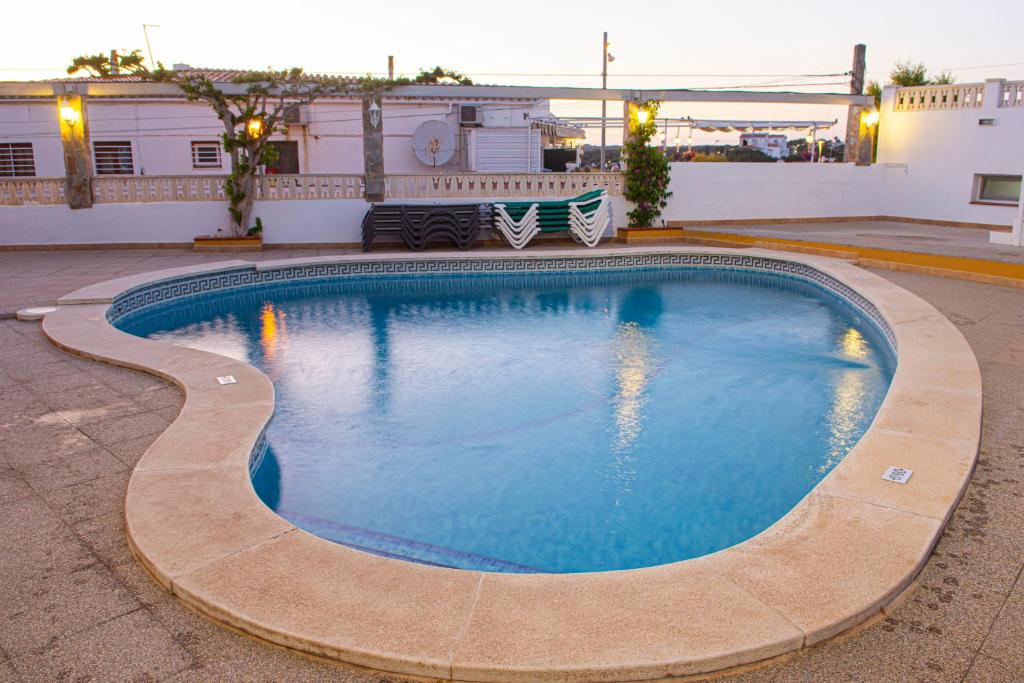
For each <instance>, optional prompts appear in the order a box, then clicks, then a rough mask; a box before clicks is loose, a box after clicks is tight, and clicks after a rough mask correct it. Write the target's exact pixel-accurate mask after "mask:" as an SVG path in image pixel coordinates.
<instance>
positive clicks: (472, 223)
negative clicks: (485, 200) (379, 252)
mask: <svg viewBox="0 0 1024 683" xmlns="http://www.w3.org/2000/svg"><path fill="white" fill-rule="evenodd" d="M484 214H486V215H484ZM489 216H490V207H489V206H488V205H486V204H374V205H373V206H371V207H370V210H369V211H368V212H367V213H366V216H365V217H364V218H363V251H370V248H371V245H372V244H373V240H374V238H375V237H376V236H377V234H378V233H397V234H398V235H399V236H400V237H401V238H402V241H403V242H405V244H406V246H408V247H409V248H410V249H412V250H413V251H423V250H424V249H426V247H427V242H429V241H430V240H432V239H444V238H447V239H449V240H451V241H452V242H453V243H454V244H455V246H456V247H458V248H459V249H469V248H470V247H472V246H473V243H474V242H476V240H477V237H479V235H480V226H481V225H482V224H484V223H487V221H488V217H489Z"/></svg>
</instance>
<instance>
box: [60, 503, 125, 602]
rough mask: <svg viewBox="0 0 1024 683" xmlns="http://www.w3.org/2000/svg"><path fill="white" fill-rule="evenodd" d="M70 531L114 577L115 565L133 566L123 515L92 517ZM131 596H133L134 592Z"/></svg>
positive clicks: (113, 514) (117, 513) (118, 513)
mask: <svg viewBox="0 0 1024 683" xmlns="http://www.w3.org/2000/svg"><path fill="white" fill-rule="evenodd" d="M71 530H72V531H73V532H74V533H75V535H76V536H78V538H79V539H80V540H81V542H82V543H84V544H85V545H86V547H88V548H89V550H91V551H92V552H93V553H95V555H96V557H98V558H99V559H100V561H102V562H103V563H104V564H105V565H107V567H108V568H109V569H110V570H111V572H112V573H113V574H114V575H115V576H118V574H117V572H116V571H114V567H116V566H117V565H121V564H129V563H131V564H135V558H134V557H133V556H132V553H131V551H130V550H129V549H128V542H127V537H126V536H125V530H124V513H122V512H113V513H110V514H106V515H101V516H98V517H92V518H91V519H88V520H86V521H84V522H79V523H77V524H75V525H73V526H72V527H71ZM132 595H135V592H134V591H132ZM136 597H137V596H136Z"/></svg>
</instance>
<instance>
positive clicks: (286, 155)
mask: <svg viewBox="0 0 1024 683" xmlns="http://www.w3.org/2000/svg"><path fill="white" fill-rule="evenodd" d="M268 144H269V145H270V147H272V148H273V150H274V152H275V153H276V154H277V161H275V162H274V163H272V164H267V173H298V172H299V143H298V142H296V141H295V140H280V141H278V140H274V141H273V142H270V143H268Z"/></svg>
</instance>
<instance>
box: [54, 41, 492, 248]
mask: <svg viewBox="0 0 1024 683" xmlns="http://www.w3.org/2000/svg"><path fill="white" fill-rule="evenodd" d="M111 59H115V60H117V63H116V64H115V63H111ZM67 71H68V73H69V74H75V73H77V72H79V71H86V72H87V73H89V74H90V75H92V76H94V77H98V78H115V77H117V76H119V75H126V74H130V75H132V76H135V77H139V78H142V79H145V80H150V81H154V82H163V83H173V84H175V85H177V86H178V87H179V88H180V89H181V91H182V92H183V93H184V94H185V97H186V98H188V100H189V101H192V102H196V101H202V102H205V103H206V104H207V105H209V106H210V108H211V109H213V113H214V114H215V115H216V116H217V118H218V119H219V120H220V121H221V123H222V124H223V126H224V132H223V133H222V134H221V143H222V144H223V146H224V151H225V152H226V153H227V154H228V155H229V156H230V158H231V171H230V173H229V174H228V176H227V178H226V180H225V182H224V192H225V195H226V196H227V200H228V213H229V214H230V215H231V222H232V227H233V232H234V233H235V234H236V235H247V234H248V235H258V234H260V233H261V232H262V230H263V223H262V221H261V220H260V219H259V218H257V219H256V220H255V222H253V221H252V220H251V218H252V208H253V202H254V201H255V199H256V175H257V173H258V171H259V167H260V166H264V165H270V164H273V163H274V162H275V161H276V160H277V154H276V150H275V149H274V147H273V146H272V145H271V144H270V138H271V136H272V135H274V134H275V133H281V132H285V131H286V129H287V126H288V121H290V120H294V118H295V116H296V115H297V114H298V112H299V109H300V108H301V107H303V106H305V105H308V104H310V103H312V102H314V101H315V100H317V99H319V98H320V97H323V96H325V95H363V94H367V93H370V94H372V93H375V92H380V91H382V90H387V89H390V88H392V87H394V86H396V85H410V84H443V83H457V84H460V85H471V84H472V81H471V80H470V79H469V78H467V77H466V76H464V75H462V74H460V73H459V72H457V71H453V70H451V69H445V68H442V67H440V66H437V67H434V68H433V69H430V70H423V71H421V72H420V73H419V75H417V76H416V77H415V78H412V79H410V78H407V77H400V78H395V79H382V78H374V77H373V76H370V75H367V76H365V77H363V78H344V77H336V76H321V75H314V74H307V73H305V72H304V71H303V70H302V69H299V68H295V69H285V70H281V71H274V70H268V71H245V72H241V73H239V74H237V75H235V76H234V77H233V78H232V79H231V80H230V82H228V83H223V82H215V81H213V80H211V78H210V76H209V73H208V72H207V71H204V70H183V71H173V70H168V69H165V68H164V66H163V64H160V63H158V64H157V68H156V69H154V70H152V71H150V70H149V69H147V68H146V67H145V65H144V63H143V60H142V53H141V52H140V51H138V50H135V51H133V52H126V51H123V50H122V51H121V52H120V53H118V52H117V51H113V52H112V53H111V57H109V58H108V57H107V56H106V54H103V53H100V54H96V55H82V56H80V57H76V58H74V60H72V62H71V65H70V66H69V67H68V69H67Z"/></svg>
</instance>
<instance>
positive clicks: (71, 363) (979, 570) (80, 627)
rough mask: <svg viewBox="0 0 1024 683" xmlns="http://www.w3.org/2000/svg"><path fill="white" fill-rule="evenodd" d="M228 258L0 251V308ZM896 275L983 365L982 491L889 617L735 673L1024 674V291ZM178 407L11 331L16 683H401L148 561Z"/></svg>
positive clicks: (805, 676)
mask: <svg viewBox="0 0 1024 683" xmlns="http://www.w3.org/2000/svg"><path fill="white" fill-rule="evenodd" d="M292 255H299V254H297V253H296V252H282V251H271V252H265V253H263V254H259V255H257V256H259V257H261V258H283V257H286V256H292ZM303 255H306V253H305V252H304V253H303ZM221 258H224V257H223V256H218V255H196V254H192V253H186V252H167V251H155V252H154V251H145V252H143V251H116V252H115V251H96V252H76V253H74V254H69V253H66V252H63V253H62V252H38V253H31V254H0V273H2V275H0V310H3V309H4V307H7V308H17V307H21V306H24V305H29V304H33V303H46V302H49V301H52V300H53V299H55V298H56V297H57V296H59V295H61V294H63V293H65V292H67V291H69V290H71V289H73V288H75V287H78V286H81V285H84V284H87V283H89V282H93V281H97V280H102V279H105V278H108V277H113V276H116V275H121V274H128V273H131V272H142V271H146V270H153V269H157V268H163V267H171V266H177V265H185V264H186V263H193V262H197V261H213V260H219V259H221ZM8 266H15V267H16V270H13V271H12V270H10V269H9V267H8ZM880 274H881V275H883V276H884V277H887V278H889V279H891V280H893V281H895V282H896V283H897V284H900V285H902V286H904V287H906V288H908V289H910V290H912V291H914V292H915V293H917V294H919V295H921V296H923V297H924V298H925V299H927V300H929V301H930V302H932V303H933V304H934V305H936V306H937V307H938V308H939V309H941V310H942V311H943V312H944V313H945V314H946V315H947V316H949V318H950V319H951V320H952V321H953V322H954V323H956V324H957V325H958V326H959V327H960V329H961V330H962V331H963V332H964V334H965V335H966V336H967V338H968V340H969V341H970V342H971V345H972V347H973V348H974V351H975V353H976V354H977V357H978V360H979V362H980V364H981V368H982V375H983V382H984V392H985V419H984V431H983V443H982V453H981V459H980V462H979V465H978V470H977V472H976V473H975V477H974V481H973V483H972V484H971V487H970V488H969V490H968V492H967V495H966V497H965V498H964V501H963V502H962V503H961V505H960V507H959V508H958V510H957V512H956V514H955V516H954V518H953V521H952V523H951V525H950V527H949V528H948V530H947V531H946V533H945V535H944V537H943V539H942V541H941V543H940V544H939V546H938V548H937V550H936V553H935V555H934V556H933V558H932V559H931V561H930V562H929V564H928V566H927V567H926V569H925V571H924V573H923V574H922V575H921V577H920V579H919V581H918V587H917V589H916V590H915V591H914V592H913V594H912V595H911V596H910V597H909V599H907V600H906V601H905V602H904V603H903V604H902V605H900V606H899V607H898V608H896V609H895V610H893V612H892V614H891V615H890V616H889V617H887V618H885V619H883V620H881V621H879V622H877V623H875V624H874V625H872V626H870V627H868V628H865V629H863V630H861V631H859V632H858V633H856V634H854V635H852V636H849V637H846V638H844V639H841V640H839V641H837V642H830V643H826V644H824V645H821V646H819V647H816V648H813V649H811V650H809V651H807V652H806V653H803V654H800V655H797V656H795V657H793V658H791V659H789V660H787V661H785V662H781V663H776V664H774V665H772V666H770V667H768V668H764V669H760V670H757V671H754V672H751V673H748V674H742V675H738V676H736V677H734V678H730V679H729V680H736V681H853V680H855V681H897V680H899V681H903V680H910V681H914V680H918V681H961V680H968V681H1019V680H1021V673H1020V672H1021V671H1022V670H1024V577H1022V566H1024V292H1022V291H1019V290H1007V289H999V288H995V287H988V286H984V285H978V284H973V283H967V282H962V281H955V280H945V279H938V278H930V277H926V276H920V275H913V274H905V273H894V272H882V273H880ZM180 400H181V399H180V396H179V394H178V392H177V390H176V389H174V388H172V387H169V386H168V385H166V384H164V383H163V382H161V381H159V380H157V379H154V378H151V377H148V376H146V375H142V374H139V373H135V372H131V371H128V370H121V369H117V368H112V367H110V366H106V365H101V364H97V363H92V362H88V361H83V360H79V359H76V358H73V357H71V356H68V355H66V354H63V353H61V352H59V351H57V350H56V349H54V348H52V347H51V346H50V345H49V344H48V343H47V342H46V341H45V340H44V339H43V337H42V335H41V332H40V326H39V324H38V323H21V322H17V321H14V320H0V548H2V549H3V550H2V552H0V682H3V681H7V680H24V681H43V680H46V681H50V680H75V681H78V680H100V681H108V680H153V681H158V680H173V681H184V680H197V681H198V680H203V681H207V680H217V681H228V680H239V681H243V680H244V681H307V680H332V681H335V680H342V681H344V680H353V681H355V680H359V681H371V680H388V679H387V678H386V677H383V676H380V675H377V674H374V673H372V672H367V671H364V670H357V669H353V668H348V667H343V666H337V665H333V664H325V663H320V662H314V661H311V660H309V659H307V658H304V657H302V656H300V655H296V654H292V653H290V652H287V651H284V650H280V649H276V648H272V647H270V646H267V645H263V644H261V643H257V642H255V641H253V640H251V639H249V638H247V637H244V636H240V635H237V634H234V633H230V632H228V631H225V630H223V629H221V628H219V627H217V626H214V625H212V624H211V623H209V622H208V621H206V620H205V619H204V618H202V617H200V616H198V615H196V614H194V613H192V612H190V611H189V610H187V609H185V608H184V607H182V606H181V605H180V604H179V603H178V602H177V601H176V600H175V599H174V598H172V597H170V596H169V595H167V594H166V593H164V592H162V591H161V590H160V589H158V588H157V586H156V584H155V583H154V582H153V581H152V580H151V579H150V578H149V577H148V576H147V575H146V574H145V573H144V572H143V571H142V570H141V569H140V568H139V567H138V566H137V564H136V563H135V562H134V560H133V559H132V558H131V556H130V555H129V553H128V550H127V547H126V545H125V540H124V531H123V519H122V503H123V496H124V490H125V485H126V482H127V479H128V475H129V472H130V470H131V467H132V466H133V465H134V463H135V462H136V460H137V459H138V458H139V457H140V455H141V454H142V453H143V451H144V450H145V449H146V448H147V446H148V445H149V443H151V442H152V441H153V439H155V438H156V436H157V434H159V433H160V431H162V430H163V429H164V428H165V427H166V425H167V424H168V423H169V422H170V421H171V420H173V419H174V416H175V415H176V412H177V410H178V407H179V405H180Z"/></svg>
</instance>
